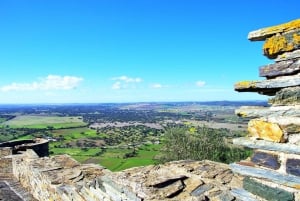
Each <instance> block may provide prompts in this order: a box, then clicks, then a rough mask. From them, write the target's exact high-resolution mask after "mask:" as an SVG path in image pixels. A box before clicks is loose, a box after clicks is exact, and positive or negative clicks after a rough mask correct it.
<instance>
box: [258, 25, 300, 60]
mask: <svg viewBox="0 0 300 201" xmlns="http://www.w3.org/2000/svg"><path fill="white" fill-rule="evenodd" d="M298 34H300V31H299V30H296V31H294V32H291V33H288V34H284V35H280V34H277V35H275V36H272V37H270V38H268V39H266V42H265V43H264V46H263V50H264V55H266V56H267V57H269V58H276V57H277V56H278V55H279V54H282V53H284V52H290V51H292V50H295V49H298V47H299V45H300V35H298Z"/></svg>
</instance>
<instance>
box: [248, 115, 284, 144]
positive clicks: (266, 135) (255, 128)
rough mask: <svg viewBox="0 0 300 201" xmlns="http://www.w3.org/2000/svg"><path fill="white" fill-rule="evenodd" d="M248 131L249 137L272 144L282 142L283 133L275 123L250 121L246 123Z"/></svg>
mask: <svg viewBox="0 0 300 201" xmlns="http://www.w3.org/2000/svg"><path fill="white" fill-rule="evenodd" d="M248 131H249V134H250V136H251V137H255V138H258V139H264V140H268V141H272V142H284V141H285V140H284V133H283V131H282V129H281V128H280V126H279V125H278V124H276V123H271V122H266V121H264V120H261V119H252V120H250V121H249V123H248Z"/></svg>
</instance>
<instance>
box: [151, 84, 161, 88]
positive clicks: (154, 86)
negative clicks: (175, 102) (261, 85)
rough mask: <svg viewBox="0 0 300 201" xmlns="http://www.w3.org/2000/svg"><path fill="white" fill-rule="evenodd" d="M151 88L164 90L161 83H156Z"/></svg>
mask: <svg viewBox="0 0 300 201" xmlns="http://www.w3.org/2000/svg"><path fill="white" fill-rule="evenodd" d="M150 87H151V88H153V89H160V88H163V85H161V84H159V83H155V84H152V85H151V86H150Z"/></svg>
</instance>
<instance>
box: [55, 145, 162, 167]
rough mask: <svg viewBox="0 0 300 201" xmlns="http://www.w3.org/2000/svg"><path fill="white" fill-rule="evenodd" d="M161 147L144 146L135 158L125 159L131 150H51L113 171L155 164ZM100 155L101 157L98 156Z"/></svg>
mask: <svg viewBox="0 0 300 201" xmlns="http://www.w3.org/2000/svg"><path fill="white" fill-rule="evenodd" d="M160 147H161V145H144V146H142V147H140V148H139V150H138V154H137V156H135V157H131V158H126V159H125V158H123V156H124V155H125V154H126V153H129V152H131V150H129V149H118V148H108V149H106V151H105V152H104V153H102V154H99V152H101V149H100V148H89V149H81V148H51V149H50V150H51V151H52V153H53V154H68V155H70V156H72V157H73V158H74V159H76V160H77V161H79V162H81V163H98V164H100V165H102V166H104V167H106V168H108V169H109V170H111V171H120V170H124V169H127V168H131V167H137V166H146V165H152V164H155V162H156V161H155V159H154V157H155V156H156V155H157V154H159V149H160ZM98 155H99V156H98Z"/></svg>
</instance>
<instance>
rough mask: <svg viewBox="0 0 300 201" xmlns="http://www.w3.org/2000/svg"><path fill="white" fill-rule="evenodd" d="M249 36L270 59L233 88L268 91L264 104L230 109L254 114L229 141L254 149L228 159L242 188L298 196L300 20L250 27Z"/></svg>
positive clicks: (268, 196) (262, 195)
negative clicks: (233, 160)
mask: <svg viewBox="0 0 300 201" xmlns="http://www.w3.org/2000/svg"><path fill="white" fill-rule="evenodd" d="M248 38H249V39H250V40H252V41H256V40H265V44H264V46H263V50H264V55H265V56H267V57H268V58H272V59H275V63H273V64H268V65H265V66H262V67H260V69H259V75H260V76H261V77H265V78H266V79H265V80H260V81H242V82H239V83H237V84H236V85H235V90H236V91H239V92H243V91H247V92H257V93H260V94H264V95H269V96H273V97H272V98H270V99H269V104H270V105H271V106H270V107H241V108H240V109H238V110H236V114H237V115H239V116H241V117H247V118H254V119H251V120H250V121H249V123H248V131H249V135H248V137H245V138H238V139H234V140H233V143H234V144H237V145H242V146H246V147H250V148H253V149H255V152H254V154H253V156H252V157H250V158H249V159H247V160H245V161H240V162H237V163H234V164H231V165H230V167H231V169H232V171H233V172H235V173H236V174H239V175H242V176H244V177H245V178H244V180H243V192H244V193H245V191H246V193H252V194H254V195H256V196H258V197H259V200H278V201H279V200H280V201H281V200H287V201H288V200H289V201H290V200H291V201H292V200H300V169H299V167H300V110H299V108H300V87H299V86H300V79H299V78H300V71H299V70H300V50H298V49H300V20H294V21H291V22H288V23H286V24H281V25H277V26H274V27H268V28H263V29H259V30H257V31H254V32H250V33H249V36H248Z"/></svg>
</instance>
